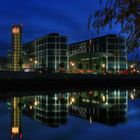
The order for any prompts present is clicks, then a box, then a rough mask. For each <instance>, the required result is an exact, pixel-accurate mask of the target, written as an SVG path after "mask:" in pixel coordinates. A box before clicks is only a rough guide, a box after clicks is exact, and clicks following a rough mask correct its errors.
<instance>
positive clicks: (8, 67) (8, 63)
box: [7, 49, 12, 71]
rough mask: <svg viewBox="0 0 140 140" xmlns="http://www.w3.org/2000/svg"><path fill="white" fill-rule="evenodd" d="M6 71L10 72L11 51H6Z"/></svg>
mask: <svg viewBox="0 0 140 140" xmlns="http://www.w3.org/2000/svg"><path fill="white" fill-rule="evenodd" d="M7 70H8V71H12V50H11V49H9V50H8V51H7Z"/></svg>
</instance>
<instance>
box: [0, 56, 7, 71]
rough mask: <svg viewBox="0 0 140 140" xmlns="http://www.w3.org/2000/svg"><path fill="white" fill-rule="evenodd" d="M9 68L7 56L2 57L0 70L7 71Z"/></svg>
mask: <svg viewBox="0 0 140 140" xmlns="http://www.w3.org/2000/svg"><path fill="white" fill-rule="evenodd" d="M7 68H8V61H7V58H6V57H0V71H6V70H7Z"/></svg>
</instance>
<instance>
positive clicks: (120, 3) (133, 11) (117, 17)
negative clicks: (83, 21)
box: [88, 0, 140, 49]
mask: <svg viewBox="0 0 140 140" xmlns="http://www.w3.org/2000/svg"><path fill="white" fill-rule="evenodd" d="M100 4H101V5H103V9H99V10H97V11H96V12H95V13H94V14H93V15H90V16H89V24H88V27H90V23H91V19H93V24H92V25H93V27H94V28H95V30H96V31H98V32H99V31H100V29H101V28H103V27H105V26H107V25H109V28H110V29H112V27H113V25H116V24H120V25H121V31H120V33H126V34H127V35H128V37H127V40H126V41H127V45H128V47H129V49H132V48H134V47H138V41H139V38H140V0H106V1H105V3H104V2H103V0H100Z"/></svg>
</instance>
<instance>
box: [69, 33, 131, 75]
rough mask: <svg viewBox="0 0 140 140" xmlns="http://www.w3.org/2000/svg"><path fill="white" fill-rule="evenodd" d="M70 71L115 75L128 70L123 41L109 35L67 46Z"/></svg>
mask: <svg viewBox="0 0 140 140" xmlns="http://www.w3.org/2000/svg"><path fill="white" fill-rule="evenodd" d="M68 57H69V62H70V63H69V67H70V71H76V70H78V69H82V70H93V72H97V73H103V72H107V73H117V72H120V71H123V70H126V69H128V66H127V48H126V42H125V39H124V38H122V37H120V36H117V35H114V34H109V35H106V36H102V37H97V38H93V39H90V40H85V41H81V42H77V43H73V44H70V45H69V52H68Z"/></svg>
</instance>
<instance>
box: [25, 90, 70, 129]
mask: <svg viewBox="0 0 140 140" xmlns="http://www.w3.org/2000/svg"><path fill="white" fill-rule="evenodd" d="M22 101H23V103H24V104H23V113H24V114H26V115H27V116H29V117H31V118H33V119H35V120H37V121H40V122H41V123H44V124H47V125H48V126H50V127H58V126H59V125H60V124H66V122H67V114H68V102H67V101H68V98H67V94H60V93H59V94H48V95H38V96H31V97H23V98H22Z"/></svg>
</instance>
